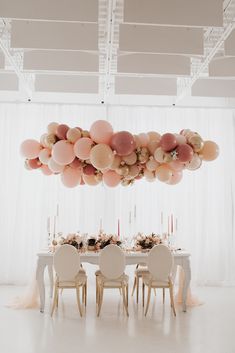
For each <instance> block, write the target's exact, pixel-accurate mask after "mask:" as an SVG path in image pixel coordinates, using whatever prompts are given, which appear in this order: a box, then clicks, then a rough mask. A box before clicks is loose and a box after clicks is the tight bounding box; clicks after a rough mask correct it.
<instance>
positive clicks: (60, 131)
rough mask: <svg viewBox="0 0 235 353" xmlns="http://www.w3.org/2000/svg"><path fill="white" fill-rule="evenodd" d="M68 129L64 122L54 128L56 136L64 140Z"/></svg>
mask: <svg viewBox="0 0 235 353" xmlns="http://www.w3.org/2000/svg"><path fill="white" fill-rule="evenodd" d="M68 130H69V126H68V125H66V124H61V125H58V126H57V129H56V136H57V137H58V138H59V139H60V140H66V134H67V131H68Z"/></svg>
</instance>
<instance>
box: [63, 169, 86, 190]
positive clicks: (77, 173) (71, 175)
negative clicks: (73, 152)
mask: <svg viewBox="0 0 235 353" xmlns="http://www.w3.org/2000/svg"><path fill="white" fill-rule="evenodd" d="M81 175H82V173H81V170H80V169H75V168H71V167H66V168H65V169H64V171H63V172H62V174H61V181H62V183H63V184H64V185H65V186H67V187H68V188H74V187H75V186H77V185H79V184H80V182H81Z"/></svg>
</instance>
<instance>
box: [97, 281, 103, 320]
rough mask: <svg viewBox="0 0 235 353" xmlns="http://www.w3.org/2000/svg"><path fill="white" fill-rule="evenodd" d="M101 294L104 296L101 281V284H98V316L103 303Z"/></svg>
mask: <svg viewBox="0 0 235 353" xmlns="http://www.w3.org/2000/svg"><path fill="white" fill-rule="evenodd" d="M103 296H104V286H103V283H102V284H101V285H99V307H98V313H97V316H100V310H101V306H102V303H103Z"/></svg>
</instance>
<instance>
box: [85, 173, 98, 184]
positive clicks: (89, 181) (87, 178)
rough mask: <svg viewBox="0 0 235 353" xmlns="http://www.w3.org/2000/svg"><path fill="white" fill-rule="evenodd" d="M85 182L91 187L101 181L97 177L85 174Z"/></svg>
mask: <svg viewBox="0 0 235 353" xmlns="http://www.w3.org/2000/svg"><path fill="white" fill-rule="evenodd" d="M82 177H83V180H84V182H85V183H86V184H87V185H91V186H95V185H98V184H99V183H100V182H101V180H99V179H98V178H96V176H95V175H85V174H83V176H82Z"/></svg>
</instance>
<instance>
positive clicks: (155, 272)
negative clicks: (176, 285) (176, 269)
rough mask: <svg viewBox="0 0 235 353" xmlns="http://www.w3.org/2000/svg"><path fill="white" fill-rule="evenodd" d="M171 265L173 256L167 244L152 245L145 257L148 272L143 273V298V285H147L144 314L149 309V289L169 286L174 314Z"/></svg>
mask: <svg viewBox="0 0 235 353" xmlns="http://www.w3.org/2000/svg"><path fill="white" fill-rule="evenodd" d="M173 265H174V264H173V256H172V253H171V251H170V249H169V248H168V247H167V246H165V245H162V244H160V245H156V246H154V247H153V248H152V249H151V250H150V252H149V255H148V258H147V266H148V273H145V274H144V275H143V298H144V290H145V286H147V287H148V298H147V304H146V309H145V315H147V312H148V309H149V303H150V297H151V289H155V288H169V292H170V302H171V307H172V310H173V313H174V315H175V316H176V311H175V304H174V295H173V282H172V278H171V273H172V269H173Z"/></svg>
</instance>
